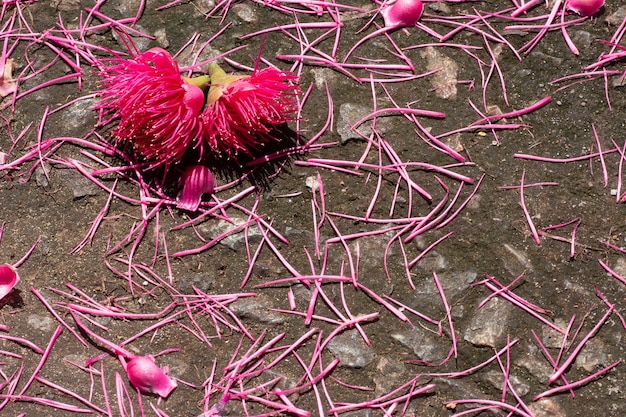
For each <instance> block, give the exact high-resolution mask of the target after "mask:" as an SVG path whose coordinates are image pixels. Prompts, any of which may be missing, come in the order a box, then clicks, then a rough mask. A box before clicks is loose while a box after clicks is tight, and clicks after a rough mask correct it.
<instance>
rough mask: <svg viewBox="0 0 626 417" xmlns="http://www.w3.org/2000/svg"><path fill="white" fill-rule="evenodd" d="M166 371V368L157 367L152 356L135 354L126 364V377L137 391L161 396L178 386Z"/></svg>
mask: <svg viewBox="0 0 626 417" xmlns="http://www.w3.org/2000/svg"><path fill="white" fill-rule="evenodd" d="M164 370H165V371H164ZM166 372H167V368H164V369H161V368H159V367H158V366H157V364H156V363H155V362H154V359H153V358H152V356H135V357H134V358H132V359H131V360H130V361H129V362H128V364H127V365H126V373H127V374H128V379H129V380H130V382H131V383H132V384H133V385H134V386H135V387H136V388H137V389H138V390H139V391H141V392H144V393H151V394H157V395H159V396H161V397H167V396H168V395H170V393H171V392H172V391H173V390H174V388H176V387H177V386H178V385H177V384H176V381H174V379H172V378H170V377H169V376H167V373H166Z"/></svg>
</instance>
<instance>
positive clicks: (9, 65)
mask: <svg viewBox="0 0 626 417" xmlns="http://www.w3.org/2000/svg"><path fill="white" fill-rule="evenodd" d="M14 68H15V62H13V60H12V59H10V58H9V59H0V70H2V74H0V96H2V97H6V96H8V95H9V94H13V93H15V92H16V91H17V84H16V83H15V80H14V79H13V69H14Z"/></svg>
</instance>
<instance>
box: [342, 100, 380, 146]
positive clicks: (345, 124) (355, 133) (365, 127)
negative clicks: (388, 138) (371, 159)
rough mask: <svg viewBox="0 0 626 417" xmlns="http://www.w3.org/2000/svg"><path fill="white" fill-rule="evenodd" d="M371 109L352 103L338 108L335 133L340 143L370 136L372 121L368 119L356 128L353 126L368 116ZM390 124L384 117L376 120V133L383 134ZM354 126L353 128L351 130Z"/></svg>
mask: <svg viewBox="0 0 626 417" xmlns="http://www.w3.org/2000/svg"><path fill="white" fill-rule="evenodd" d="M372 111H373V109H372V108H370V107H366V106H361V105H358V104H353V103H344V104H342V105H341V107H340V108H339V120H338V123H337V133H338V134H339V136H341V143H342V144H345V143H346V142H348V141H349V140H350V139H363V137H369V136H370V135H371V134H372V127H371V126H372V119H368V120H366V121H364V122H363V123H361V124H360V125H358V126H354V124H355V123H356V122H358V121H360V120H362V119H363V118H364V117H366V116H368V115H370V114H371V113H372ZM390 123H391V122H390V121H389V119H388V118H386V117H378V118H377V119H376V131H377V132H378V133H380V134H383V133H385V132H386V131H387V130H389V128H391V124H390ZM353 126H354V128H353Z"/></svg>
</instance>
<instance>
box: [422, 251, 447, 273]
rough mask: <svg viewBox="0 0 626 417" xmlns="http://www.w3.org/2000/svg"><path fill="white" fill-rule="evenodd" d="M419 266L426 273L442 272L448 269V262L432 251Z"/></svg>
mask: <svg viewBox="0 0 626 417" xmlns="http://www.w3.org/2000/svg"><path fill="white" fill-rule="evenodd" d="M417 266H418V267H419V268H420V269H422V270H424V271H426V272H432V271H434V272H441V271H443V270H445V269H446V268H447V267H448V260H447V259H446V258H444V257H443V255H441V254H440V253H439V252H437V251H431V252H429V253H427V254H426V255H424V257H423V258H422V259H420V261H419V262H418V263H417Z"/></svg>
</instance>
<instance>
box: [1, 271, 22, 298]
mask: <svg viewBox="0 0 626 417" xmlns="http://www.w3.org/2000/svg"><path fill="white" fill-rule="evenodd" d="M18 282H20V276H19V275H18V274H17V270H16V269H15V268H13V266H12V265H9V264H2V265H0V299H2V298H4V297H5V296H6V295H7V294H8V293H10V292H11V290H12V289H13V287H15V286H16V285H17V283H18Z"/></svg>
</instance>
